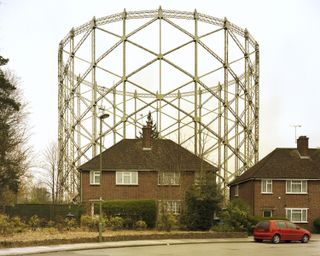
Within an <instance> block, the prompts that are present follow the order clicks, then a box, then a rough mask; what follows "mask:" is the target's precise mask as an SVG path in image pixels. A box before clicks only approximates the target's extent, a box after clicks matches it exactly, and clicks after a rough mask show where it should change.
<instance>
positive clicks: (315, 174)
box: [229, 136, 320, 229]
mask: <svg viewBox="0 0 320 256" xmlns="http://www.w3.org/2000/svg"><path fill="white" fill-rule="evenodd" d="M229 186H230V199H231V200H232V199H234V198H241V199H242V200H244V201H245V202H246V203H247V204H248V205H249V206H250V210H251V214H252V215H256V216H264V217H283V218H287V219H289V220H291V221H292V222H294V223H299V224H300V225H301V226H304V227H306V228H309V229H311V228H312V222H313V220H314V219H315V218H318V217H320V149H312V148H309V147H308V138H307V137H306V136H301V137H299V139H298V140H297V148H276V149H275V150H274V151H272V152H271V153H270V154H269V155H267V156H266V157H264V158H263V159H262V160H261V161H259V162H258V163H257V164H256V165H254V166H253V167H251V168H250V169H248V170H247V171H246V172H245V173H243V174H242V175H241V176H239V177H236V178H235V179H234V180H233V181H232V182H231V183H230V184H229Z"/></svg>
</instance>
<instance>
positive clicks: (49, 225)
mask: <svg viewBox="0 0 320 256" xmlns="http://www.w3.org/2000/svg"><path fill="white" fill-rule="evenodd" d="M55 225H56V223H55V222H54V221H53V220H49V221H48V228H53V227H55Z"/></svg>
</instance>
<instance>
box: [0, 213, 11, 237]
mask: <svg viewBox="0 0 320 256" xmlns="http://www.w3.org/2000/svg"><path fill="white" fill-rule="evenodd" d="M9 232H10V221H9V218H8V216H7V215H4V214H0V234H1V235H7V234H8V233H9Z"/></svg>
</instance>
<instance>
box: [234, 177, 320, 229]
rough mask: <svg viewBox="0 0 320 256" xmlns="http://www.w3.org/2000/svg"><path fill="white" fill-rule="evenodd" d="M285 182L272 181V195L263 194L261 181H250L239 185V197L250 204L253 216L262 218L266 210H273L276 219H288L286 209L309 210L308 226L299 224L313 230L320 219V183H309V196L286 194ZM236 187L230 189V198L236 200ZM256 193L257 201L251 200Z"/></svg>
mask: <svg viewBox="0 0 320 256" xmlns="http://www.w3.org/2000/svg"><path fill="white" fill-rule="evenodd" d="M285 186H286V182H285V181H284V180H273V181H272V192H273V193H272V194H262V193H261V181H260V180H256V181H249V182H244V183H242V184H240V185H239V197H240V198H241V199H243V200H244V201H245V202H247V203H248V205H249V206H250V208H251V209H252V210H253V212H252V214H253V215H257V216H262V213H263V212H262V211H263V209H265V208H270V209H273V216H274V217H281V218H285V217H286V212H285V208H309V210H308V224H299V225H300V226H301V227H305V228H308V229H312V222H313V220H314V219H315V218H318V217H320V181H308V194H300V195H299V194H286V187H285ZM233 187H234V186H232V187H231V188H230V192H231V194H230V198H231V199H232V198H234V196H233V195H234V194H232V191H234V188H233ZM252 191H253V192H254V195H255V196H254V198H255V200H254V201H253V200H250V194H251V195H252Z"/></svg>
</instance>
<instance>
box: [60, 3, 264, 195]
mask: <svg viewBox="0 0 320 256" xmlns="http://www.w3.org/2000/svg"><path fill="white" fill-rule="evenodd" d="M170 31H171V32H170ZM172 31H173V32H172ZM170 33H171V34H170ZM172 33H174V34H172ZM102 38H103V39H102ZM149 41H150V42H151V43H148V42H149ZM259 61H260V60H259V45H258V43H257V42H256V41H255V40H254V38H253V37H252V36H251V35H250V33H249V32H248V31H247V30H246V29H242V28H240V27H238V26H236V25H235V24H233V23H231V22H230V21H228V20H227V19H226V18H225V19H218V18H215V17H212V16H209V15H205V14H201V13H198V12H197V11H196V10H195V11H194V12H183V11H173V10H163V9H162V8H161V7H160V8H159V9H157V10H147V11H132V12H131V11H126V10H124V11H123V12H121V13H117V14H113V15H109V16H105V17H102V18H97V19H96V18H95V17H94V18H93V19H92V20H91V21H89V22H87V23H85V24H83V25H81V26H80V27H77V28H72V29H71V31H70V32H69V33H68V35H67V36H66V37H65V38H64V39H63V40H62V41H61V42H60V44H59V52H58V81H59V85H58V86H59V89H58V93H59V95H58V96H59V97H58V110H59V128H58V129H59V133H58V137H59V138H58V142H59V143H58V144H59V171H60V173H61V175H60V176H61V177H67V180H68V182H67V186H66V187H65V191H64V195H61V196H64V197H65V198H72V197H73V196H75V195H76V194H77V189H78V187H79V178H78V175H77V167H78V166H79V165H81V164H83V163H84V162H85V161H88V160H89V159H91V158H92V157H95V156H96V155H97V148H98V147H99V146H100V141H102V140H100V139H105V143H104V145H102V146H103V148H104V149H105V148H108V147H110V146H112V145H113V144H115V143H117V142H119V141H120V140H122V139H125V138H135V137H136V136H137V135H138V133H139V130H140V129H141V127H142V126H143V125H144V118H145V117H146V115H147V114H148V112H149V111H151V113H152V114H153V115H154V120H156V122H157V126H158V131H159V134H160V136H161V138H164V139H166V138H168V139H172V140H174V141H175V142H176V143H178V144H180V145H182V146H183V147H185V148H187V149H188V150H190V151H191V152H193V153H194V154H196V155H198V156H200V157H204V158H205V159H206V160H207V161H208V162H210V163H212V164H213V165H215V166H216V167H217V168H218V175H217V181H218V182H219V184H220V185H221V186H222V187H223V191H224V193H225V197H227V196H228V190H227V184H228V182H229V181H230V180H231V179H233V178H234V176H236V175H240V174H241V173H243V172H244V171H245V170H247V169H248V168H249V167H250V166H252V165H253V164H254V163H255V162H257V161H258V159H259ZM135 62H137V63H135ZM99 108H103V109H104V111H106V112H107V113H108V114H110V117H109V118H108V119H106V120H103V122H102V125H103V127H102V128H103V129H104V130H103V131H102V132H101V134H98V132H97V124H98V122H99V120H98V115H99V113H98V112H99Z"/></svg>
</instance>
